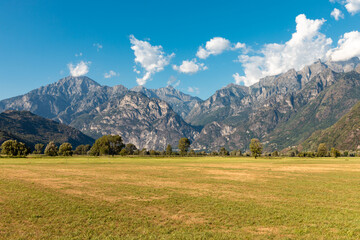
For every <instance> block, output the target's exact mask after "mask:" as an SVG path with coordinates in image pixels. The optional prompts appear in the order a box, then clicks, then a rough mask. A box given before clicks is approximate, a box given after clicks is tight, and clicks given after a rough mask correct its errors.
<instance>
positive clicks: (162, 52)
mask: <svg viewBox="0 0 360 240" xmlns="http://www.w3.org/2000/svg"><path fill="white" fill-rule="evenodd" d="M359 31H360V0H330V1H329V0H317V1H314V0H311V1H310V0H302V1H289V0H281V1H280V0H273V1H268V0H264V1H262V0H257V1H241V0H237V1H227V0H223V1H211V0H210V1H209V0H207V1H202V0H198V1H193V0H191V1H188V0H183V1H169V0H164V1H156V0H153V1H148V0H143V1H135V0H134V1H122V0H119V1H109V0H102V1H89V0H88V1H82V0H79V1H76V0H72V1H68V0H61V1H60V0H51V1H48V0H26V1H25V0H22V1H20V0H3V1H0V81H1V85H0V99H5V98H9V97H13V96H17V95H21V94H24V93H26V92H28V91H30V90H32V89H35V88H38V87H40V86H44V85H47V84H50V83H53V82H56V81H58V80H59V79H61V78H64V77H66V76H69V75H72V76H81V75H86V76H88V77H90V78H92V79H94V80H95V81H97V82H98V83H100V84H102V85H108V86H114V85H118V84H122V85H124V86H125V87H127V88H132V87H135V86H137V85H144V86H145V87H147V88H160V87H165V86H167V85H169V84H171V85H173V86H174V87H176V88H177V89H179V90H180V91H183V92H185V93H187V94H191V95H193V96H198V97H200V98H202V99H206V98H208V97H209V96H211V95H212V94H213V93H214V92H215V91H216V90H218V89H220V88H222V87H224V86H226V85H228V84H230V83H236V84H241V85H247V86H249V85H251V84H254V83H256V82H257V81H259V79H260V78H262V77H265V76H268V75H275V74H279V73H282V72H285V71H287V70H289V69H291V68H295V69H296V70H300V69H301V68H302V67H303V66H305V65H308V64H311V63H312V62H314V61H316V60H317V59H321V60H323V61H328V60H333V61H343V60H347V59H349V58H351V57H359V56H360V32H359Z"/></svg>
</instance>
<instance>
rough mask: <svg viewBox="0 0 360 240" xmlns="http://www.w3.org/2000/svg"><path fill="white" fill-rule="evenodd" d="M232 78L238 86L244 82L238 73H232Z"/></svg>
mask: <svg viewBox="0 0 360 240" xmlns="http://www.w3.org/2000/svg"><path fill="white" fill-rule="evenodd" d="M232 77H233V78H234V80H235V83H236V84H240V83H242V82H243V81H244V80H243V76H240V74H239V73H234V74H233V75H232Z"/></svg>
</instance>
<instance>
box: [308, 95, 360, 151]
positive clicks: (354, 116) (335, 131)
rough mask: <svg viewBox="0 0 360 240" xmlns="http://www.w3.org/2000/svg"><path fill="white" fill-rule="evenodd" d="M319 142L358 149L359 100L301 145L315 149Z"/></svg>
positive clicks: (359, 143) (359, 146)
mask: <svg viewBox="0 0 360 240" xmlns="http://www.w3.org/2000/svg"><path fill="white" fill-rule="evenodd" d="M320 143H325V144H326V145H327V146H328V147H335V148H337V149H341V150H358V149H360V101H359V102H358V103H357V104H356V105H355V106H354V107H353V108H352V109H351V110H350V111H349V112H348V113H347V114H346V115H345V116H343V117H342V118H341V119H340V120H339V121H337V122H336V123H335V124H334V125H332V126H331V127H329V128H327V129H325V130H320V131H316V132H314V133H313V134H312V135H311V136H310V137H309V138H308V139H306V140H305V141H304V142H303V143H302V144H301V147H302V148H303V149H304V150H312V151H315V150H316V149H317V147H318V145H319V144H320Z"/></svg>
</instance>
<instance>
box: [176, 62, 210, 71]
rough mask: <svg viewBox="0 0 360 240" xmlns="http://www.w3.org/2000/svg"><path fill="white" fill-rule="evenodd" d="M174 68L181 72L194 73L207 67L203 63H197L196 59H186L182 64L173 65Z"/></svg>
mask: <svg viewBox="0 0 360 240" xmlns="http://www.w3.org/2000/svg"><path fill="white" fill-rule="evenodd" d="M173 69H174V70H175V71H178V72H180V73H185V74H194V73H197V72H198V71H201V70H206V69H207V67H206V66H205V65H204V64H203V63H197V62H196V59H193V60H191V61H188V60H185V61H183V62H182V64H181V65H180V66H176V65H173Z"/></svg>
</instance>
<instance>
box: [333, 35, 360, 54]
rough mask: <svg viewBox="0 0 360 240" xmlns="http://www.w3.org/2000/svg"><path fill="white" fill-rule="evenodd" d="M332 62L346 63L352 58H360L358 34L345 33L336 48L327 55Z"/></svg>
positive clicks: (359, 38)
mask: <svg viewBox="0 0 360 240" xmlns="http://www.w3.org/2000/svg"><path fill="white" fill-rule="evenodd" d="M327 56H328V57H329V59H330V60H332V61H346V60H349V59H350V58H353V57H360V32H358V31H353V32H348V33H345V34H344V36H343V37H342V38H341V39H340V40H339V41H338V46H337V47H336V48H334V49H332V50H330V51H329V52H328V54H327Z"/></svg>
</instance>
